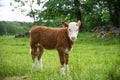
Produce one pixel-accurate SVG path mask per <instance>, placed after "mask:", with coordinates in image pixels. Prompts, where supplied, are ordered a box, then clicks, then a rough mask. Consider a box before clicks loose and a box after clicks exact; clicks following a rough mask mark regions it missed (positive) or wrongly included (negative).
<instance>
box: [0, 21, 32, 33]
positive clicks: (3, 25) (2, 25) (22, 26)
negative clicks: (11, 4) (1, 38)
mask: <svg viewBox="0 0 120 80" xmlns="http://www.w3.org/2000/svg"><path fill="white" fill-rule="evenodd" d="M29 26H30V27H31V23H24V22H4V21H1V22H0V35H15V34H17V33H23V32H27V31H29V29H30V27H29Z"/></svg>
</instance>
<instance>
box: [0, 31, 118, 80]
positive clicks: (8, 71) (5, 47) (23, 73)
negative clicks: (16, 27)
mask: <svg viewBox="0 0 120 80" xmlns="http://www.w3.org/2000/svg"><path fill="white" fill-rule="evenodd" d="M93 34H94V33H80V34H79V36H78V39H77V41H76V42H75V45H74V49H73V51H72V52H71V53H70V58H69V68H70V73H69V74H66V76H60V72H59V71H60V63H59V56H58V53H57V51H56V50H51V51H50V50H45V51H44V54H43V66H44V68H43V70H39V68H38V67H37V71H36V72H34V71H33V70H32V60H31V55H30V53H29V48H30V46H29V39H28V38H19V39H15V38H14V37H13V36H0V80H16V79H18V80H23V79H26V80H120V39H119V38H112V39H100V38H92V37H89V36H91V35H93ZM36 66H38V65H37V64H36Z"/></svg>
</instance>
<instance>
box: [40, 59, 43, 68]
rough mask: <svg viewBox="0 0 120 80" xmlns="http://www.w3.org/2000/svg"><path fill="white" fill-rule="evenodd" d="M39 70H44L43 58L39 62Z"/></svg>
mask: <svg viewBox="0 0 120 80" xmlns="http://www.w3.org/2000/svg"><path fill="white" fill-rule="evenodd" d="M39 68H40V69H43V64H42V58H41V59H40V60H39Z"/></svg>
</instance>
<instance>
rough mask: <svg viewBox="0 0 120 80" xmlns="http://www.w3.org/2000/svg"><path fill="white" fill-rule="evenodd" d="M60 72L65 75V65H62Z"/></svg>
mask: <svg viewBox="0 0 120 80" xmlns="http://www.w3.org/2000/svg"><path fill="white" fill-rule="evenodd" d="M60 74H61V75H65V68H64V67H61V69H60Z"/></svg>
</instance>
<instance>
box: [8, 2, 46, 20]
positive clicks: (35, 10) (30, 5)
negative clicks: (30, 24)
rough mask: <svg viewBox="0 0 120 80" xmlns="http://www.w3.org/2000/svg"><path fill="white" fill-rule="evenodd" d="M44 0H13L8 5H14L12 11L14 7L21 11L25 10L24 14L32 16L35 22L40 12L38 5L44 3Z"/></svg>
mask: <svg viewBox="0 0 120 80" xmlns="http://www.w3.org/2000/svg"><path fill="white" fill-rule="evenodd" d="M45 1H46V0H44V1H43V0H14V1H12V2H11V3H10V5H11V6H13V7H14V8H13V11H14V10H15V9H19V10H21V12H22V13H24V12H27V15H26V16H29V17H31V18H33V20H34V22H36V21H37V20H38V14H39V12H40V8H39V6H40V5H41V4H44V2H45ZM35 5H37V6H35ZM26 7H27V8H26Z"/></svg>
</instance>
